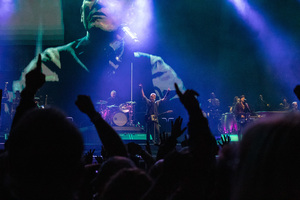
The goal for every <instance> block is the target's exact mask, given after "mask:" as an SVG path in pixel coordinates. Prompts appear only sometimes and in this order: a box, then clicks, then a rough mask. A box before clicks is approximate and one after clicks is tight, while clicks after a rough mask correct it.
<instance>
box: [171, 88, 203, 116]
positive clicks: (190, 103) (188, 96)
mask: <svg viewBox="0 0 300 200" xmlns="http://www.w3.org/2000/svg"><path fill="white" fill-rule="evenodd" d="M175 89H176V93H177V95H178V96H179V99H180V101H181V103H182V104H183V106H184V107H185V109H186V110H187V111H188V113H189V114H191V113H193V112H198V111H199V109H200V106H199V102H198V100H197V98H196V96H199V94H198V93H197V92H196V91H194V90H186V91H185V92H184V93H182V92H181V91H180V90H179V88H178V85H177V83H175Z"/></svg>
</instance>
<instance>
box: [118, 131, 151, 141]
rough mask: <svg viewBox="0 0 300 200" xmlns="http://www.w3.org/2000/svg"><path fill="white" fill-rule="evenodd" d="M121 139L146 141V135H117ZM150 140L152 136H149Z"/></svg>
mask: <svg viewBox="0 0 300 200" xmlns="http://www.w3.org/2000/svg"><path fill="white" fill-rule="evenodd" d="M119 136H120V137H121V139H122V140H123V141H124V140H128V141H146V140H147V134H146V133H119ZM150 140H152V136H151V135H150Z"/></svg>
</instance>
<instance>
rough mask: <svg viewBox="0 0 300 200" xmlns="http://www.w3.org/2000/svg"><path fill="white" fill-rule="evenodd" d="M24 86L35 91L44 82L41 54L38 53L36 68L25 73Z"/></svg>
mask: <svg viewBox="0 0 300 200" xmlns="http://www.w3.org/2000/svg"><path fill="white" fill-rule="evenodd" d="M25 78H26V88H27V89H28V90H29V91H32V92H33V93H36V92H37V91H38V89H40V88H41V87H42V86H43V85H44V83H45V74H43V73H42V56H41V54H39V56H38V61H37V65H36V68H34V69H33V70H31V71H30V72H28V73H27V74H26V77H25Z"/></svg>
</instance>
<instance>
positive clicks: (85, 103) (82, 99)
mask: <svg viewBox="0 0 300 200" xmlns="http://www.w3.org/2000/svg"><path fill="white" fill-rule="evenodd" d="M75 104H76V106H77V107H78V109H79V110H80V111H81V112H83V113H85V114H87V115H88V116H89V117H92V116H93V115H94V114H95V113H97V111H96V109H95V107H94V104H93V102H92V100H91V98H90V97H89V96H87V95H78V96H77V100H76V101H75Z"/></svg>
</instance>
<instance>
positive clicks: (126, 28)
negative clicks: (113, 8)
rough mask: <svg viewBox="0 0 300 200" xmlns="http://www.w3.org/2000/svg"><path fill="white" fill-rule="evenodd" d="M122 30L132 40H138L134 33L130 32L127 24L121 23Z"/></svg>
mask: <svg viewBox="0 0 300 200" xmlns="http://www.w3.org/2000/svg"><path fill="white" fill-rule="evenodd" d="M121 29H122V31H123V32H124V33H125V34H126V35H127V36H129V37H130V38H131V39H132V40H133V41H134V42H139V40H138V38H137V36H136V33H134V32H132V31H131V30H130V28H129V27H128V26H127V25H123V26H122V28H121Z"/></svg>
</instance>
